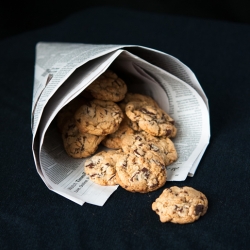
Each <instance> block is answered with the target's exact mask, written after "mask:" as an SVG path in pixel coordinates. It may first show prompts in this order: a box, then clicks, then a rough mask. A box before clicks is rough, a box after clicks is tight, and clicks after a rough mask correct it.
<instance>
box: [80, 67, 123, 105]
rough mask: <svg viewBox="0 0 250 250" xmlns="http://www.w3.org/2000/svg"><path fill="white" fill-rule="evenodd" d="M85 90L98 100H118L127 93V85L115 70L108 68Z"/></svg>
mask: <svg viewBox="0 0 250 250" xmlns="http://www.w3.org/2000/svg"><path fill="white" fill-rule="evenodd" d="M86 92H89V93H90V94H91V95H92V96H93V97H94V98H96V99H99V100H103V101H113V102H119V101H121V100H122V99H123V98H124V97H125V94H126V93H127V85H126V83H125V82H124V81H123V80H122V79H121V78H120V77H118V76H117V74H116V73H115V72H113V71H112V70H109V69H108V70H106V71H105V72H104V73H103V74H101V75H100V76H99V77H98V78H97V79H96V80H94V81H93V82H92V83H91V84H90V85H89V86H88V87H87V88H86V89H85V93H86Z"/></svg>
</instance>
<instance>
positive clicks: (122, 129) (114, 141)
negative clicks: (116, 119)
mask: <svg viewBox="0 0 250 250" xmlns="http://www.w3.org/2000/svg"><path fill="white" fill-rule="evenodd" d="M129 124H130V119H129V118H128V117H127V116H126V115H124V118H123V120H122V122H121V124H120V126H119V128H118V130H116V131H115V132H114V133H112V134H109V135H107V136H106V137H105V138H104V139H103V141H102V144H103V145H104V146H106V147H107V148H111V149H119V148H121V147H122V141H123V138H126V137H127V136H128V135H132V134H134V130H133V129H132V128H131V126H129Z"/></svg>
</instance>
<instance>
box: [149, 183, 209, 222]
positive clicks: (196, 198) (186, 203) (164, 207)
mask: <svg viewBox="0 0 250 250" xmlns="http://www.w3.org/2000/svg"><path fill="white" fill-rule="evenodd" d="M207 209H208V200H207V197H206V196H205V195H204V194H203V193H202V192H200V191H198V190H196V189H194V188H192V187H187V186H185V187H177V186H173V187H170V188H166V189H165V190H164V191H163V192H162V194H161V195H160V196H159V197H158V198H157V199H156V200H155V202H153V204H152V210H154V211H155V212H156V213H157V214H158V215H159V217H160V221H161V222H172V223H178V224H185V223H191V222H194V221H196V220H198V219H199V218H200V216H203V215H204V214H205V213H206V212H207Z"/></svg>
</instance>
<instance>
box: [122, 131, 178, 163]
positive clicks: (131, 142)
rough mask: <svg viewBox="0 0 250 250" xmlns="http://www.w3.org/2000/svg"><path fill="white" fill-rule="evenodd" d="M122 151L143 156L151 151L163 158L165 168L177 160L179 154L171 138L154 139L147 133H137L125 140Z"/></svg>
mask: <svg viewBox="0 0 250 250" xmlns="http://www.w3.org/2000/svg"><path fill="white" fill-rule="evenodd" d="M121 145H122V149H123V151H124V152H130V151H131V150H133V151H135V152H137V153H138V154H140V155H142V154H143V153H144V152H146V151H148V150H151V151H153V152H155V153H157V154H160V156H161V157H162V158H163V160H164V163H165V166H168V165H170V164H172V163H173V162H174V161H176V160H177V152H176V149H175V146H174V143H173V142H172V141H171V140H170V139H169V138H159V137H154V136H152V135H150V134H148V133H146V132H136V133H134V134H130V135H127V136H126V137H124V138H123V140H122V142H121Z"/></svg>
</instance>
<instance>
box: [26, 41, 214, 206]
mask: <svg viewBox="0 0 250 250" xmlns="http://www.w3.org/2000/svg"><path fill="white" fill-rule="evenodd" d="M109 67H112V68H113V69H115V71H116V72H119V73H122V75H126V83H129V84H128V89H129V91H130V92H134V93H136V92H137V93H141V94H145V95H149V96H151V97H152V98H153V99H154V100H156V101H157V103H158V104H159V106H160V107H161V108H162V109H163V110H164V111H166V112H167V113H168V114H169V115H170V116H171V117H172V118H174V120H175V122H176V123H175V125H176V127H177V129H178V133H177V136H176V137H175V138H174V139H173V141H174V145H175V147H176V150H177V153H178V160H177V161H176V162H174V163H173V164H171V165H170V166H168V167H167V181H183V180H185V179H186V178H187V176H190V177H192V176H194V174H195V171H196V169H197V167H198V164H199V162H200V160H201V158H202V156H203V154H204V152H205V149H206V147H207V146H208V144H209V139H210V124H209V107H208V100H207V98H206V95H205V93H204V91H203V90H202V88H201V86H200V84H199V82H198V80H197V79H196V77H195V75H194V73H193V72H192V71H191V70H190V69H189V68H188V67H187V66H186V65H184V64H183V63H182V62H180V61H179V60H178V59H176V58H175V57H173V56H171V55H168V54H166V53H163V52H161V51H157V50H155V49H151V48H146V47H143V46H137V45H100V44H98V45H97V44H80V43H46V42H40V43H38V44H37V46H36V64H35V77H34V88H33V102H32V114H31V115H32V116H31V121H32V124H31V126H32V133H33V140H32V150H33V155H34V161H35V165H36V169H37V172H38V173H39V175H40V176H41V178H42V180H43V181H44V183H45V184H46V185H47V187H48V188H49V189H50V190H52V191H54V192H56V193H58V194H60V195H62V196H64V197H66V198H68V199H70V200H72V201H74V202H76V203H78V204H80V205H82V204H84V203H85V202H87V203H90V204H94V205H99V206H102V205H103V204H104V203H105V202H106V200H107V199H108V198H109V197H110V195H111V194H112V193H113V192H114V191H115V190H116V189H117V187H118V186H117V185H116V186H101V185H98V184H95V183H93V182H92V181H91V180H90V179H89V177H88V176H87V175H86V174H85V172H84V168H83V165H84V160H86V159H74V158H72V157H70V156H68V155H67V154H66V152H65V150H64V148H63V143H62V140H61V136H60V134H59V133H58V130H57V128H56V126H54V125H53V124H54V123H53V120H54V118H55V117H56V115H57V113H58V112H59V111H60V110H61V109H62V108H63V107H64V106H65V105H66V104H67V103H69V102H70V101H71V100H73V99H74V98H75V97H76V96H78V95H79V94H80V93H81V92H82V91H83V90H84V89H85V88H86V87H87V86H88V85H90V84H91V83H92V82H93V81H94V80H95V79H96V78H97V77H98V76H100V75H101V74H102V73H103V72H104V71H106V69H107V68H109Z"/></svg>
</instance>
